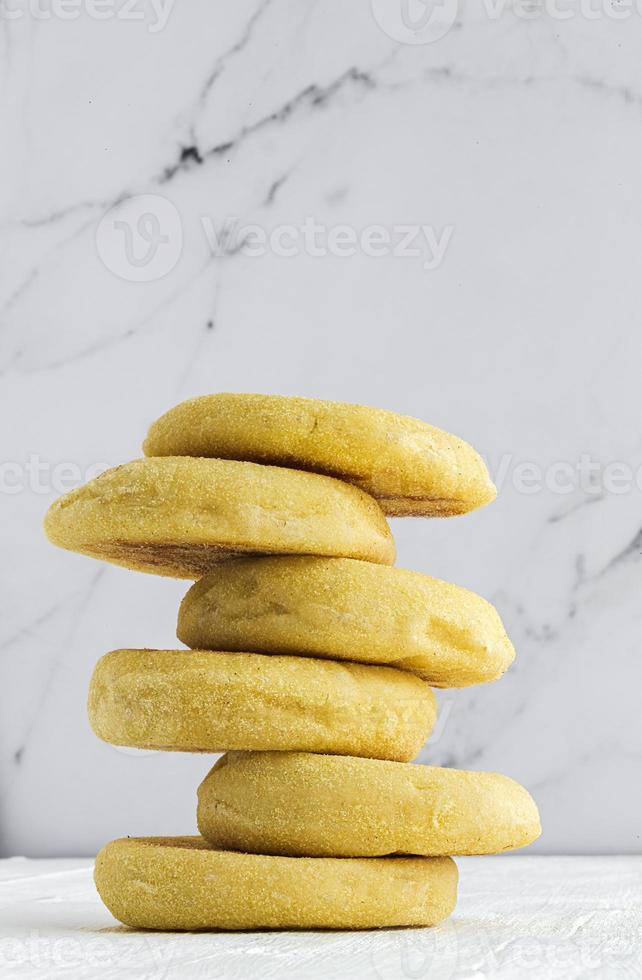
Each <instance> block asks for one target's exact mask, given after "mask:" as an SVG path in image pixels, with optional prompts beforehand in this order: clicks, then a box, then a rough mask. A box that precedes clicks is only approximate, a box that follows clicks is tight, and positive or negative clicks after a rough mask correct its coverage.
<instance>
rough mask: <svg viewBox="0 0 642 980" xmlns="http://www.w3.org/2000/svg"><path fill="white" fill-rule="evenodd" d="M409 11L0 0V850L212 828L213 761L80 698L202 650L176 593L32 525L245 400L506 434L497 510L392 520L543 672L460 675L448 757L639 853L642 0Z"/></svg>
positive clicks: (440, 755)
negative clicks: (97, 723) (99, 678)
mask: <svg viewBox="0 0 642 980" xmlns="http://www.w3.org/2000/svg"><path fill="white" fill-rule="evenodd" d="M414 2H415V0H411V3H410V4H407V3H406V4H405V7H404V4H403V3H402V2H401V0H394V2H393V0H390V2H388V0H386V2H384V0H373V2H372V4H370V3H369V2H368V0H353V2H351V3H349V4H346V3H345V2H340V0H326V2H325V3H322V4H321V3H316V2H314V0H234V2H232V0H217V2H212V0H189V2H187V0H182V2H181V0H176V2H175V3H173V4H172V3H171V0H167V2H165V3H162V2H160V0H157V2H156V3H148V4H147V5H144V4H142V3H141V2H140V0H138V3H137V4H136V5H134V4H131V3H128V4H127V5H125V4H124V3H123V2H122V0H106V2H105V3H103V4H102V5H101V6H100V7H99V5H94V4H93V3H91V2H90V0H77V2H75V0H74V2H72V3H67V4H63V3H60V2H58V3H57V4H56V3H55V2H53V0H52V4H51V5H49V4H48V3H47V2H45V0H43V2H42V3H41V5H40V6H39V7H38V6H37V5H36V4H35V3H33V2H31V0H20V2H15V3H13V4H11V5H7V6H6V7H3V12H2V17H1V23H0V57H1V64H2V71H1V79H2V80H1V83H0V84H1V85H2V95H1V99H0V119H1V125H2V133H3V139H2V151H1V153H0V160H1V162H0V167H1V170H0V175H1V179H0V240H1V242H2V255H3V261H2V263H1V264H0V317H1V324H2V326H1V330H0V407H1V413H2V419H3V423H4V425H3V447H2V464H1V469H0V472H1V474H2V480H1V483H2V494H1V495H0V500H1V504H2V513H3V521H2V527H1V534H2V544H1V548H2V609H3V613H2V618H1V623H0V630H1V633H0V647H1V651H2V656H1V659H0V700H1V710H0V726H1V738H0V780H1V784H2V793H1V802H0V807H1V813H0V844H1V853H2V854H5V855H7V854H17V853H20V854H27V855H60V854H90V853H93V852H94V851H95V850H96V849H97V847H99V846H100V845H101V844H102V843H103V842H104V841H105V840H106V839H108V838H111V837H115V836H121V835H125V834H152V833H159V834H173V833H190V832H193V830H194V825H195V817H194V811H195V789H196V785H197V783H198V782H199V781H200V779H201V777H202V775H203V774H204V773H205V771H206V770H207V768H208V767H209V764H210V761H211V760H210V759H208V758H206V757H189V756H182V755H167V754H160V753H136V752H134V751H128V750H116V749H114V748H111V747H109V746H107V745H104V744H101V743H100V742H99V741H98V740H97V739H96V738H95V737H94V736H93V735H92V733H91V731H90V730H89V727H88V723H87V721H86V716H85V697H86V690H87V684H88V680H89V677H90V674H91V671H92V667H93V664H94V662H95V661H96V660H97V658H98V657H99V656H100V655H101V654H102V653H104V652H105V651H107V650H109V649H112V648H115V647H119V646H150V647H153V646H172V645H173V643H175V638H174V630H175V617H176V610H177V604H178V602H179V600H180V598H181V596H182V594H183V593H184V591H185V589H186V585H185V584H184V583H180V582H173V581H169V580H164V579H160V578H158V579H157V578H154V577H152V576H145V575H138V574H134V573H130V572H127V571H125V570H120V569H117V568H114V567H107V566H102V565H100V564H98V563H95V562H92V561H91V560H90V559H86V558H82V557H80V556H76V555H72V554H68V553H65V552H62V551H56V550H55V549H53V548H52V547H50V546H49V545H48V543H47V542H46V540H45V538H44V536H43V533H42V530H41V519H42V515H43V513H44V511H45V509H46V507H47V506H48V504H49V502H50V501H51V500H52V499H53V498H54V497H55V496H57V495H58V493H59V492H61V491H62V490H64V489H65V488H67V487H69V486H72V485H75V484H76V483H78V482H79V481H80V480H82V479H84V477H85V476H86V475H91V473H92V472H94V471H95V470H97V469H99V468H102V467H104V466H105V465H107V464H112V463H116V462H120V461H124V460H127V459H130V458H133V457H135V456H137V455H138V454H139V453H140V443H141V440H142V437H143V435H144V433H145V430H146V427H147V425H148V424H149V423H150V422H151V421H152V420H153V419H154V418H155V417H156V416H157V415H158V414H159V413H160V412H162V411H163V410H165V409H166V408H167V407H169V406H170V405H172V404H173V403H175V402H177V401H179V400H182V399H184V398H186V397H189V396H191V395H194V394H199V393H203V392H207V391H219V390H249V391H266V392H281V393H286V394H287V393H291V394H295V393H299V394H305V395H309V396H318V397H326V398H336V399H342V400H348V401H358V402H364V403H366V404H374V405H381V406H385V407H388V408H391V409H394V410H397V411H400V412H404V413H408V414H412V415H417V416H420V417H422V418H424V419H426V420H428V421H430V422H433V423H434V424H436V425H440V426H442V427H444V428H447V429H450V430H451V431H454V432H457V433H458V434H460V435H462V436H463V437H464V438H466V439H468V440H469V441H471V442H473V443H474V444H475V445H476V446H477V447H478V448H479V449H480V451H481V452H482V453H483V454H484V455H485V457H486V458H487V460H488V462H489V465H490V467H491V470H492V472H493V474H494V475H495V477H496V479H497V481H498V483H499V485H500V496H499V499H498V500H497V502H496V503H495V504H493V505H492V506H491V507H489V508H487V509H485V510H483V511H480V512H478V513H474V514H472V515H469V516H467V517H463V518H456V519H452V520H449V521H427V520H424V521H421V520H406V521H395V522H394V527H393V530H394V532H395V535H396V538H397V542H398V548H399V564H400V565H403V566H407V567H410V568H415V569H418V570H420V571H423V572H426V573H429V574H432V575H435V576H438V577H442V578H445V579H449V580H452V581H455V582H458V583H460V584H462V585H465V586H467V587H469V588H472V589H474V590H476V591H478V592H480V593H481V594H483V595H484V596H486V597H487V598H489V599H491V600H492V601H493V602H494V603H495V604H496V605H497V607H498V608H499V610H500V612H501V614H502V616H503V617H504V620H505V622H506V625H507V628H508V630H509V633H510V635H511V637H512V639H513V641H514V643H515V646H516V648H517V651H518V658H517V661H516V662H515V664H514V666H513V667H512V669H511V670H510V672H509V673H508V674H507V675H506V676H505V677H504V678H503V679H502V680H501V681H499V682H498V683H496V684H492V685H487V686H483V687H477V688H471V689H468V690H463V691H459V692H444V693H443V694H442V695H441V697H440V700H441V704H442V717H441V722H440V725H439V726H438V729H437V732H436V734H435V736H434V737H433V738H432V739H431V741H430V742H429V743H428V745H427V746H426V748H425V750H424V752H423V754H422V759H423V760H424V761H431V762H435V763H438V764H448V765H454V766H460V767H469V768H489V769H497V770H500V771H503V772H506V773H508V774H509V775H511V776H514V777H515V778H517V779H519V780H520V781H522V782H523V783H525V785H527V786H528V787H529V788H530V789H531V790H532V792H533V794H534V795H535V796H536V798H537V800H538V802H539V803H540V806H541V810H542V818H543V824H544V834H543V836H542V838H541V840H540V842H538V844H537V845H536V846H535V850H539V851H540V852H545V853H555V852H557V853H563V852H572V853H578V852H635V851H640V848H641V840H640V827H641V824H642V819H641V818H642V790H641V782H640V777H639V773H640V763H641V762H642V720H641V719H642V713H641V711H640V706H639V697H640V695H639V690H640V676H641V667H640V627H641V625H642V623H641V621H642V611H641V604H640V550H641V547H642V544H641V542H642V532H641V531H640V527H641V526H642V501H641V489H640V488H641V486H642V479H641V476H640V474H641V472H642V438H641V436H640V428H639V424H640V423H639V419H640V416H639V414H638V413H639V411H640V383H639V371H640V352H641V351H640V345H641V339H640V338H641V333H640V307H641V305H642V304H641V300H642V276H641V275H640V262H641V259H642V247H641V244H640V241H641V236H642V195H641V194H640V164H641V161H642V66H641V64H640V58H639V50H640V44H641V43H642V14H640V12H639V11H638V9H637V7H636V6H635V4H633V5H632V6H631V7H628V8H627V7H625V6H624V5H616V6H615V7H611V6H610V5H607V4H604V5H602V4H601V0H593V2H592V4H591V3H589V2H588V0H584V2H582V3H579V2H578V3H573V2H569V3H568V4H563V3H562V2H561V0H560V2H559V3H558V4H557V6H554V5H553V4H552V3H550V2H547V3H546V4H529V5H525V4H517V3H515V4H511V3H506V4H504V5H502V4H500V3H497V2H493V3H490V2H484V3H475V4H473V3H464V2H460V3H459V4H457V3H454V2H453V0H446V2H445V3H441V4H435V5H433V6H434V8H435V9H434V10H433V9H432V8H431V7H430V6H428V7H425V8H423V7H421V5H419V7H416V8H415V9H414V10H413V9H412V4H413V3H414ZM74 3H75V5H74ZM9 7H10V8H11V9H10V10H9ZM404 12H405V19H404V16H402V15H404ZM627 12H628V16H626V15H627ZM428 14H431V17H430V18H429V17H428V16H427V15H428ZM567 14H569V16H567ZM99 15H100V16H99ZM139 15H140V16H139ZM413 17H414V18H416V20H415V21H414V22H413V21H412V18H413ZM422 17H423V18H424V20H425V24H424V21H422V20H421V18H422ZM409 18H410V19H409ZM413 23H414V28H413ZM414 42H418V43H414Z"/></svg>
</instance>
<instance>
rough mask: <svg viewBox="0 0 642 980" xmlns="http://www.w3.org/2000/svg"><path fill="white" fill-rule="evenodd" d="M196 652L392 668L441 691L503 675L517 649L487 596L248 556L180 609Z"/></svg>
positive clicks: (214, 574) (390, 574)
mask: <svg viewBox="0 0 642 980" xmlns="http://www.w3.org/2000/svg"><path fill="white" fill-rule="evenodd" d="M178 637H179V639H180V640H181V641H182V642H183V643H185V644H186V645H187V646H190V647H195V648H200V649H212V650H251V651H252V650H255V651H257V652H260V653H280V654H297V655H299V654H300V655H303V656H305V655H307V656H313V657H330V658H334V659H337V660H354V661H359V662H362V663H378V664H388V665H390V666H393V667H399V668H402V669H404V670H409V671H413V672H414V673H416V674H418V675H419V676H420V677H422V678H423V679H424V680H427V681H428V682H429V683H430V684H431V685H432V686H433V687H465V686H467V685H469V684H479V683H482V682H484V681H492V680H495V679H496V678H498V677H500V676H501V675H502V674H503V673H504V671H505V670H506V669H507V668H508V667H509V666H510V664H511V663H512V661H513V659H514V656H515V651H514V649H513V646H512V644H511V642H510V640H509V639H508V637H507V635H506V631H505V629H504V627H503V625H502V621H501V619H500V618H499V615H498V614H497V612H496V610H495V609H494V608H493V606H492V605H491V604H490V603H489V602H487V601H486V600H485V599H482V598H481V597H480V596H478V595H475V594H474V593H473V592H469V591H468V590H467V589H462V588H460V587H459V586H456V585H450V584H449V583H448V582H441V581H439V580H438V579H433V578H429V577H428V576H427V575H422V574H420V573H419V572H412V571H408V570H406V569H403V568H385V567H383V566H379V565H374V564H372V563H370V562H362V561H354V560H350V559H342V558H315V557H293V556H289V557H278V558H240V559H238V560H236V561H231V562H226V563H225V565H219V566H218V567H217V568H215V569H213V570H212V571H211V572H210V573H209V574H208V575H206V576H205V577H204V578H202V579H201V580H200V581H199V582H196V583H195V585H193V586H192V588H191V589H190V590H189V592H188V593H187V595H186V596H185V598H184V599H183V602H182V604H181V608H180V612H179V617H178Z"/></svg>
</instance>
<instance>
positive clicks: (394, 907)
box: [45, 394, 540, 929]
mask: <svg viewBox="0 0 642 980" xmlns="http://www.w3.org/2000/svg"><path fill="white" fill-rule="evenodd" d="M144 452H145V457H144V458H143V459H139V460H135V461H134V462H132V463H127V464H125V465H124V466H119V467H117V468H116V469H113V470H109V471H108V472H106V473H104V474H103V475H102V476H100V477H98V478H97V479H95V480H93V481H91V482H90V483H89V484H87V485H86V486H84V487H81V488H80V489H78V490H74V491H72V492H71V493H68V494H66V495H65V496H64V497H62V498H61V499H60V500H58V501H56V502H55V503H54V504H53V505H52V506H51V508H50V510H49V512H48V514H47V517H46V520H45V527H46V532H47V535H48V537H49V539H50V540H51V541H52V542H53V543H54V544H57V545H59V546H61V547H63V548H67V549H70V550H72V551H78V552H81V553H82V554H86V555H91V556H92V557H94V558H101V559H103V560H105V561H109V562H114V563H116V564H119V565H124V566H126V567H127V568H132V569H138V570H140V571H146V572H152V573H154V574H158V575H169V576H173V577H176V578H186V579H193V580H196V581H195V584H194V585H192V587H191V588H190V590H189V592H188V593H187V595H186V596H185V598H184V600H183V602H182V605H181V608H180V611H179V616H178V638H179V639H180V640H181V641H182V642H183V643H184V644H185V645H186V647H188V648H189V649H181V650H115V651H113V652H111V653H108V654H107V655H106V656H104V657H103V658H102V659H101V660H100V661H99V663H98V665H97V666H96V668H95V671H94V675H93V677H92V681H91V687H90V692H89V717H90V721H91V725H92V727H93V729H94V731H95V732H96V734H97V735H98V736H99V737H100V738H102V739H104V740H105V741H107V742H110V743H112V744H115V745H123V746H131V747H137V748H146V749H161V750H166V751H181V752H212V753H215V752H225V753H226V754H225V755H223V756H222V757H221V758H219V759H218V761H217V762H216V764H215V765H214V767H213V769H212V770H211V771H210V772H209V774H208V775H207V776H206V778H205V780H204V781H203V783H202V784H201V786H200V787H199V790H198V812H197V818H198V829H199V831H200V834H201V836H200V837H168V838H129V837H128V838H126V839H123V840H116V841H113V842H111V843H110V844H107V845H106V847H104V848H103V849H102V851H101V852H100V853H99V854H98V857H97V859H96V871H95V879H96V885H97V887H98V891H99V893H100V895H101V897H102V899H103V901H104V902H105V904H106V905H107V907H108V908H109V909H110V911H111V912H112V913H113V914H114V915H115V916H116V918H118V919H119V920H120V921H121V922H124V923H126V924H127V925H130V926H134V927H139V928H149V929H257V928H281V929H302V928H343V929H363V928H376V927H385V926H416V925H433V924H435V923H437V922H439V921H441V920H442V919H444V918H446V917H447V916H448V915H450V913H451V912H452V911H453V909H454V907H455V901H456V893H457V868H456V866H455V863H454V861H453V860H452V856H453V855H455V856H456V855H463V854H491V853H496V852H500V851H505V850H508V849H510V848H516V847H522V846H524V845H526V844H529V843H530V842H531V841H533V840H535V838H536V837H537V836H538V835H539V833H540V823H539V815H538V812H537V808H536V806H535V803H534V802H533V800H532V799H531V797H530V796H529V794H528V793H527V792H526V790H525V789H523V788H522V787H521V786H519V785H518V784H517V783H515V782H514V781H513V780H511V779H509V778H507V777H505V776H501V775H498V774H496V773H486V772H464V771H461V770H457V769H449V768H439V767H434V766H424V765H413V764H411V763H410V760H412V759H413V758H414V757H415V756H416V755H417V753H418V752H419V750H420V748H421V746H422V745H423V743H424V741H425V740H426V738H427V737H428V736H429V734H430V732H431V731H432V729H433V726H434V724H435V721H436V714H437V709H436V701H435V696H434V693H433V691H432V688H433V687H435V688H445V687H464V686H467V685H471V684H478V683H484V682H488V681H492V680H495V679H497V678H498V677H500V676H501V675H502V674H503V673H504V671H505V670H506V669H507V667H508V666H509V665H510V663H511V662H512V660H513V657H514V650H513V647H512V645H511V643H510V641H509V639H508V637H507V636H506V632H505V630H504V627H503V625H502V623H501V620H500V618H499V616H498V614H497V612H496V611H495V609H494V608H493V607H492V606H491V605H490V604H489V603H488V602H486V601H485V600H484V599H482V598H480V597H479V596H477V595H474V594H473V593H471V592H469V591H467V590H466V589H462V588H459V587H458V586H456V585H450V584H448V583H446V582H441V581H439V580H437V579H433V578H429V577H427V576H425V575H422V574H419V573H417V572H413V571H408V570H405V569H399V568H395V567H393V565H394V561H395V545H394V541H393V538H392V535H391V532H390V529H389V527H388V524H387V521H386V516H404V515H415V516H427V517H448V516H451V515H456V514H464V513H467V512H468V511H471V510H474V509H475V508H476V507H480V506H482V505H484V504H486V503H489V502H490V501H491V500H493V498H494V496H495V488H494V486H493V484H492V482H491V480H490V478H489V476H488V473H487V470H486V467H485V465H484V463H483V461H482V460H481V458H480V457H479V456H478V454H477V453H476V452H475V451H474V450H473V449H472V448H471V447H470V446H469V445H467V444H466V443H465V442H462V441H461V440H460V439H458V438H456V437H455V436H452V435H450V434H448V433H446V432H443V431H441V430H439V429H436V428H434V427H432V426H429V425H427V424H425V423H423V422H420V421H418V420H417V419H413V418H408V417H406V416H400V415H396V414H394V413H392V412H388V411H384V410H380V409H373V408H366V407H363V406H360V405H350V404H343V403H337V402H327V401H317V400H312V399H304V398H289V397H279V396H272V395H254V394H218V395H207V396H204V397H201V398H196V399H192V400H190V401H188V402H185V403H183V404H181V405H178V406H177V407H176V408H174V409H172V410H170V411H169V412H168V413H167V414H166V415H164V416H163V417H162V418H160V419H159V420H158V421H157V422H155V423H154V424H153V425H152V427H151V429H150V432H149V434H148V437H147V439H146V441H145V444H144Z"/></svg>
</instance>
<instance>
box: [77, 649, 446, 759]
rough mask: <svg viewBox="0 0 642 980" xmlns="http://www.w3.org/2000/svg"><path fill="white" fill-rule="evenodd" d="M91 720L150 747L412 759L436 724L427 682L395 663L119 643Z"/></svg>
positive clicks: (98, 673)
mask: <svg viewBox="0 0 642 980" xmlns="http://www.w3.org/2000/svg"><path fill="white" fill-rule="evenodd" d="M88 711H89V720H90V723H91V726H92V728H93V730H94V732H95V733H96V735H98V736H99V738H102V739H104V740H105V741H106V742H111V743H112V744H114V745H128V746H132V747H135V748H143V749H164V750H175V751H183V752H224V751H226V750H227V749H264V750H276V751H282V750H299V751H305V752H330V753H337V754H341V755H354V756H367V757H371V758H380V759H397V760H399V761H407V760H409V759H412V758H414V756H415V755H416V754H417V752H418V751H419V749H420V748H421V746H422V744H423V743H424V741H425V740H426V738H427V737H428V735H429V734H430V732H431V731H432V728H433V725H434V723H435V719H436V712H437V709H436V703H435V696H434V694H433V692H432V690H431V689H430V687H429V686H428V685H427V684H426V683H425V682H424V681H421V680H420V679H419V678H418V677H414V676H413V675H412V674H409V673H407V672H405V671H400V670H394V669H393V668H391V667H369V666H363V665H362V664H352V663H335V661H333V660H311V659H309V658H307V657H278V656H277V657H269V656H263V655H262V654H258V653H219V652H206V651H201V650H114V651H112V652H111V653H108V654H106V655H105V656H104V657H102V659H101V660H100V661H99V662H98V664H97V665H96V668H95V670H94V673H93V676H92V679H91V684H90V689H89V702H88Z"/></svg>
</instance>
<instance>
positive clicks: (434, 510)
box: [143, 394, 497, 517]
mask: <svg viewBox="0 0 642 980" xmlns="http://www.w3.org/2000/svg"><path fill="white" fill-rule="evenodd" d="M143 449H144V452H145V454H146V455H147V456H216V457H220V458H223V459H242V460H250V461H253V462H256V463H270V464H273V465H279V466H291V467H294V468H297V469H304V470H312V471H314V472H317V473H325V474H327V475H329V476H334V477H338V478H339V479H341V480H346V481H347V482H348V483H353V484H355V486H358V487H360V488H361V489H362V490H365V491H366V492H367V493H369V494H370V495H371V496H373V497H375V498H376V499H377V500H378V501H379V503H380V504H381V507H382V509H383V511H384V513H386V514H388V515H390V516H404V515H414V516H424V517H447V516H450V515H454V514H465V513H467V512H468V511H471V510H474V509H475V508H477V507H482V506H483V505H484V504H488V503H490V502H491V501H492V500H494V499H495V496H496V493H497V491H496V489H495V487H494V485H493V483H492V481H491V479H490V477H489V475H488V470H487V469H486V466H485V464H484V461H483V460H482V458H481V456H479V454H478V453H477V452H475V450H474V449H473V448H472V446H469V445H468V443H466V442H464V441H463V440H462V439H459V438H458V437H457V436H454V435H451V434H450V433H449V432H444V431H443V430H442V429H437V428H435V427H434V426H432V425H427V424H426V423H425V422H421V421H420V420H419V419H416V418H411V417H410V416H407V415H398V414H396V413H395V412H390V411H386V410H385V409H380V408H369V407H367V406H364V405H352V404H348V403H345V402H332V401H320V400H318V399H313V398H291V397H284V396H282V395H257V394H215V395H204V396H202V397H200V398H192V399H190V400H189V401H186V402H183V403H182V404H180V405H177V406H176V407H175V408H172V409H170V410H169V411H168V412H166V413H165V415H163V416H162V417H161V418H159V419H158V420H157V421H156V422H154V423H153V425H152V426H151V428H150V430H149V433H148V436H147V439H146V440H145V443H144V446H143Z"/></svg>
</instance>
